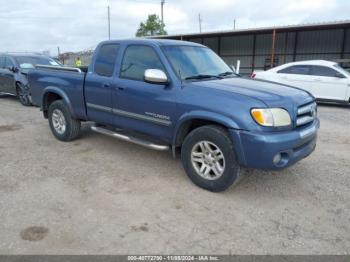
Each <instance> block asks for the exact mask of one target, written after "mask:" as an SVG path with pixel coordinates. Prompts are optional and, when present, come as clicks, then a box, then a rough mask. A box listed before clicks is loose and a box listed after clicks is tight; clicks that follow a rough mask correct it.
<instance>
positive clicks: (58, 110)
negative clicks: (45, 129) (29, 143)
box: [48, 100, 81, 142]
mask: <svg viewBox="0 0 350 262" xmlns="http://www.w3.org/2000/svg"><path fill="white" fill-rule="evenodd" d="M48 120H49V123H50V128H51V131H52V133H53V135H54V136H55V137H56V138H57V139H58V140H61V141H65V142H66V141H72V140H74V139H76V138H77V137H78V136H79V135H80V128H81V124H80V121H79V120H77V119H74V118H73V117H72V115H71V113H70V111H69V109H68V107H67V106H66V104H65V103H64V102H63V101H62V100H57V101H55V102H53V103H52V104H51V105H50V107H49V119H48Z"/></svg>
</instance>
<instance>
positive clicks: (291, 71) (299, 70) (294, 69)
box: [278, 65, 311, 75]
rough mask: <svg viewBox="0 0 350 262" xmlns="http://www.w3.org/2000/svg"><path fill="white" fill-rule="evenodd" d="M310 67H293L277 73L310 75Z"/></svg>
mask: <svg viewBox="0 0 350 262" xmlns="http://www.w3.org/2000/svg"><path fill="white" fill-rule="evenodd" d="M310 69H311V68H310V66H308V65H295V66H290V67H287V68H284V69H282V70H279V71H278V73H283V74H294V75H310V74H311V73H310Z"/></svg>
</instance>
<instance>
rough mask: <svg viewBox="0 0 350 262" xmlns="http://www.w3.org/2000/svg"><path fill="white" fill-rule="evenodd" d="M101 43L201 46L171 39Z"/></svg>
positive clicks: (122, 40)
mask: <svg viewBox="0 0 350 262" xmlns="http://www.w3.org/2000/svg"><path fill="white" fill-rule="evenodd" d="M102 43H103V44H106V43H128V44H132V43H135V44H146V43H151V44H156V45H159V46H165V45H188V46H203V45H201V44H197V43H193V42H188V41H181V40H172V39H150V38H131V39H121V40H107V41H103V42H102ZM102 43H101V44H102Z"/></svg>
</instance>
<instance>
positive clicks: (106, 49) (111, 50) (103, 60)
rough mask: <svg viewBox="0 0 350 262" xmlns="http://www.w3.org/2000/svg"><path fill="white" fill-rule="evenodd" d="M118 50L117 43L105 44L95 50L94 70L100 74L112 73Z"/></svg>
mask: <svg viewBox="0 0 350 262" xmlns="http://www.w3.org/2000/svg"><path fill="white" fill-rule="evenodd" d="M118 51H119V44H105V45H102V46H101V47H100V48H99V50H98V51H97V56H96V60H95V65H94V72H95V73H96V74H98V75H100V76H107V77H110V76H112V75H113V72H114V67H115V64H116V60H117V56H118Z"/></svg>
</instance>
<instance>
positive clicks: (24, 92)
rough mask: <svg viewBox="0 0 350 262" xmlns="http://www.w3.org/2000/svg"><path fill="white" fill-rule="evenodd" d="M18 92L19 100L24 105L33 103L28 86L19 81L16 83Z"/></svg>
mask: <svg viewBox="0 0 350 262" xmlns="http://www.w3.org/2000/svg"><path fill="white" fill-rule="evenodd" d="M16 93H17V97H18V100H19V102H20V103H21V104H22V105H24V106H30V105H32V103H31V99H30V92H29V88H28V86H25V85H23V84H21V83H18V84H17V85H16Z"/></svg>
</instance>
